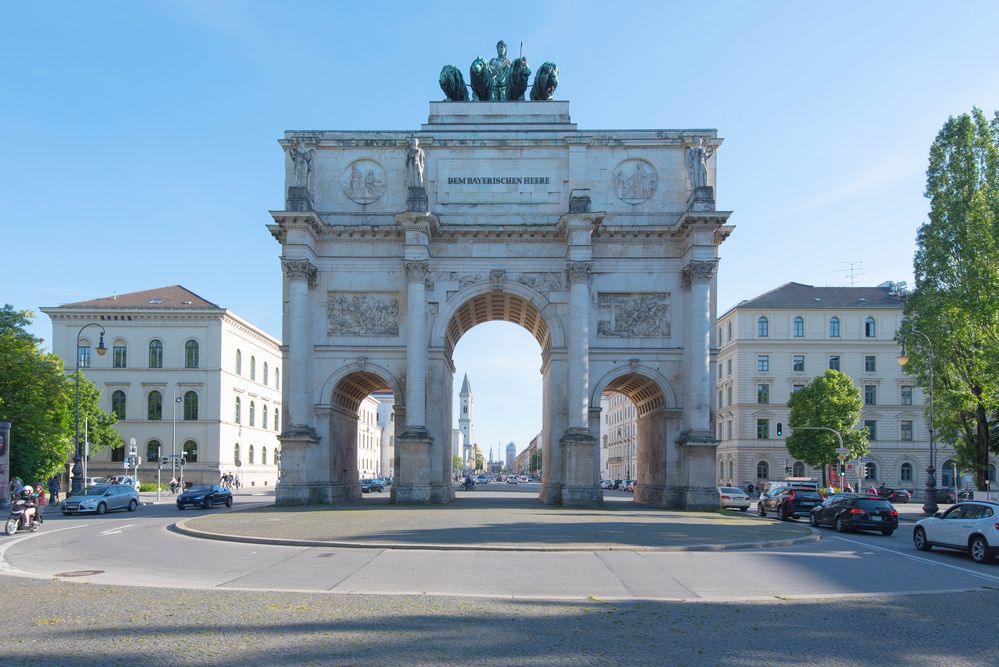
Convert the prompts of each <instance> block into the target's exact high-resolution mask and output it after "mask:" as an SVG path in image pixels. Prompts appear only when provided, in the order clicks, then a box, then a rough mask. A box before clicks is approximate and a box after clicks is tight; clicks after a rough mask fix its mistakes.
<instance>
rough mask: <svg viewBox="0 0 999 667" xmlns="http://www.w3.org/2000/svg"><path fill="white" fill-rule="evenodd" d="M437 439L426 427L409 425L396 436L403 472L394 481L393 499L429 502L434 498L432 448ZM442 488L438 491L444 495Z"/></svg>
mask: <svg viewBox="0 0 999 667" xmlns="http://www.w3.org/2000/svg"><path fill="white" fill-rule="evenodd" d="M432 445H433V439H432V438H431V437H430V433H429V432H427V430H426V429H425V428H421V427H417V428H409V429H406V430H405V431H403V432H402V433H401V434H399V435H398V436H397V437H396V440H395V446H396V452H397V453H398V457H399V474H398V475H397V478H396V480H395V482H394V483H393V484H392V502H395V503H401V504H410V503H412V504H420V505H426V504H429V503H431V502H433V499H434V490H433V486H432V485H431V484H430V450H431V448H432ZM441 495H442V492H439V493H438V496H441Z"/></svg>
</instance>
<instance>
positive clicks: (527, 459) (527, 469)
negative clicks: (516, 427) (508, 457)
mask: <svg viewBox="0 0 999 667" xmlns="http://www.w3.org/2000/svg"><path fill="white" fill-rule="evenodd" d="M541 450H542V441H541V434H540V433H538V434H537V435H536V436H534V437H533V438H531V442H530V443H528V445H527V447H526V448H525V449H524V451H522V452H521V453H520V454H518V455H517V458H516V460H515V461H514V464H513V465H514V469H515V471H516V472H518V473H520V474H521V475H528V474H541V469H540V468H537V467H534V466H533V463H532V462H533V460H534V456H535V454H537V453H540V452H541ZM542 465H544V461H543V460H542Z"/></svg>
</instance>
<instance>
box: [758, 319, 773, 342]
mask: <svg viewBox="0 0 999 667" xmlns="http://www.w3.org/2000/svg"><path fill="white" fill-rule="evenodd" d="M756 333H757V335H758V336H759V337H760V338H766V337H767V336H769V335H770V321H769V320H768V319H767V318H765V317H761V318H760V319H758V320H756Z"/></svg>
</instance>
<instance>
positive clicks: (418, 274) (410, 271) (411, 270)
mask: <svg viewBox="0 0 999 667" xmlns="http://www.w3.org/2000/svg"><path fill="white" fill-rule="evenodd" d="M402 265H403V266H404V267H405V269H406V282H407V283H422V282H424V281H425V280H426V278H427V274H428V273H429V272H430V262H429V261H427V260H425V259H404V260H402Z"/></svg>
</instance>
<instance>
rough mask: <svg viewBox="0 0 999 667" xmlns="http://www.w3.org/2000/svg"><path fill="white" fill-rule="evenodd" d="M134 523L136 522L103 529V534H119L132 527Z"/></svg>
mask: <svg viewBox="0 0 999 667" xmlns="http://www.w3.org/2000/svg"><path fill="white" fill-rule="evenodd" d="M134 525H135V524H134V523H126V524H125V525H124V526H118V527H117V528H108V529H107V530H102V531H101V535H118V534H119V533H121V531H123V530H125V529H126V528H131V527H132V526H134Z"/></svg>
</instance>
